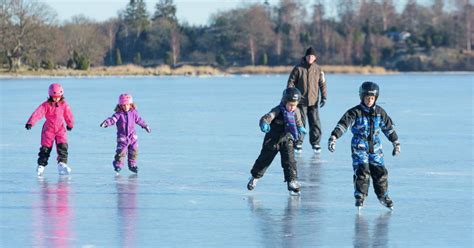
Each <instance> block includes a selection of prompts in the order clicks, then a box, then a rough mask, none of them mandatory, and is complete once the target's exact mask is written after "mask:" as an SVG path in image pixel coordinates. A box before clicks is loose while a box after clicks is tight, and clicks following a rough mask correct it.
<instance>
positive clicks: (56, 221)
mask: <svg viewBox="0 0 474 248" xmlns="http://www.w3.org/2000/svg"><path fill="white" fill-rule="evenodd" d="M473 76H474V75H473V74H397V75H387V76H375V75H331V74H328V75H327V80H328V94H329V95H328V101H327V104H326V106H325V107H324V108H322V109H321V111H320V115H321V120H322V127H323V138H322V144H321V145H322V147H323V151H322V154H321V156H320V157H316V156H314V155H313V152H312V150H311V148H310V146H309V144H308V142H307V141H305V143H304V148H303V153H302V154H301V155H299V156H298V158H297V160H298V169H299V171H298V173H299V179H300V181H301V183H302V193H301V196H300V197H294V196H289V194H288V191H287V190H286V184H285V183H284V182H283V173H282V169H281V167H280V160H279V158H278V157H277V158H276V159H275V161H274V162H273V164H272V166H271V167H270V168H269V170H268V171H267V173H266V174H265V177H263V178H262V179H261V180H259V182H258V185H257V187H256V189H255V190H253V191H251V192H249V191H247V189H246V184H247V182H248V178H249V176H250V174H249V171H250V169H251V166H252V164H253V162H254V161H255V159H256V158H257V156H258V154H259V151H260V148H261V143H262V139H263V134H262V133H261V132H260V131H259V128H258V120H259V118H260V116H261V115H263V114H264V113H266V112H267V111H268V110H270V109H271V108H272V107H273V106H275V105H277V104H278V101H279V98H280V96H281V92H282V90H283V88H284V86H285V84H286V80H287V75H277V76H250V77H240V76H232V77H202V78H201V77H116V78H54V79H50V78H27V79H5V78H2V79H0V81H1V82H0V87H1V101H0V104H1V105H0V111H1V122H0V125H1V126H0V128H1V142H0V152H1V153H0V154H1V158H0V159H1V167H0V193H1V194H0V197H1V198H0V246H1V247H30V246H36V247H143V246H148V247H156V246H161V247H228V246H231V247H319V246H324V247H350V246H353V247H371V246H372V247H472V246H473V240H472V239H473V238H472V236H473V194H472V190H473V186H472V182H473V169H472V168H473V167H472V166H473V164H474V159H473V140H474V137H473V136H474V134H473V133H474V132H473V87H474V86H473V85H474V82H473ZM365 80H373V81H375V82H377V83H379V85H380V87H381V95H380V99H379V104H380V105H381V106H382V107H383V108H385V110H386V111H387V112H388V114H389V115H390V116H391V117H392V119H393V120H394V121H395V123H396V124H397V126H396V128H397V131H398V134H399V136H400V142H401V145H402V146H401V148H402V153H401V156H399V157H392V156H391V155H390V154H391V144H390V143H389V142H388V141H387V140H386V139H385V138H383V142H384V143H383V144H384V145H385V155H386V157H385V162H386V165H387V168H388V170H389V190H390V196H391V197H392V199H393V200H394V202H395V206H394V207H395V210H394V211H393V212H390V211H388V209H386V208H385V207H383V206H381V205H380V204H379V203H378V201H377V199H376V197H375V195H374V193H373V190H372V188H371V189H370V194H369V198H368V199H367V200H366V202H365V206H364V208H363V209H362V211H361V214H357V209H356V208H355V207H354V199H353V196H352V193H353V192H352V191H353V187H352V167H351V158H350V147H349V142H350V136H351V135H350V134H349V133H346V134H345V135H344V136H343V137H342V138H341V139H340V140H338V143H337V147H336V152H335V153H329V152H328V151H327V148H326V147H327V139H328V138H329V133H330V131H331V130H332V129H333V128H334V127H335V125H336V123H337V121H338V120H339V118H340V117H341V116H342V114H343V113H344V112H345V111H346V110H347V109H349V108H350V107H352V106H354V105H356V104H357V103H358V101H359V99H358V95H357V94H358V86H359V85H360V83H361V82H363V81H365ZM53 81H57V82H60V83H62V84H63V86H64V88H65V96H66V98H67V100H68V102H69V103H70V105H71V107H72V110H73V113H74V115H75V117H76V125H75V127H74V129H73V130H72V132H68V135H69V146H70V151H69V154H70V156H69V165H70V167H71V168H72V174H71V175H70V176H69V177H68V176H58V175H57V170H56V165H55V163H54V160H55V157H56V153H55V151H54V150H53V153H52V155H51V158H50V164H49V165H48V167H47V168H46V170H45V176H44V178H37V177H36V159H37V153H38V148H39V144H40V132H41V125H42V122H40V123H38V124H37V125H36V126H34V127H33V129H32V130H30V131H27V130H25V129H24V124H25V122H26V120H27V119H28V117H29V116H30V114H31V113H32V112H33V110H34V109H35V108H36V107H37V106H38V105H39V104H40V103H41V102H42V101H43V100H45V98H46V96H47V87H48V85H49V84H50V83H51V82H53ZM123 92H128V93H131V94H132V95H133V96H134V99H135V102H136V103H137V105H138V111H139V112H140V114H141V115H142V117H143V118H144V119H145V120H146V121H147V122H148V123H149V125H150V126H151V128H152V130H153V131H152V133H151V134H148V133H146V132H145V131H144V130H141V129H140V128H138V129H139V130H138V136H139V142H140V148H139V156H138V166H139V167H140V172H139V175H138V176H134V175H133V173H131V172H129V171H128V170H127V169H124V170H123V171H122V173H121V175H120V176H118V177H116V176H115V175H114V174H115V173H114V171H113V168H112V165H111V162H112V159H113V157H114V151H115V140H116V138H115V127H109V128H107V129H103V128H100V127H99V124H100V123H101V121H102V120H104V119H105V118H106V117H108V116H110V115H111V114H112V113H113V109H114V107H115V104H116V102H117V98H118V96H119V94H120V93H123Z"/></svg>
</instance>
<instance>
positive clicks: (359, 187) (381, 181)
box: [353, 163, 388, 198]
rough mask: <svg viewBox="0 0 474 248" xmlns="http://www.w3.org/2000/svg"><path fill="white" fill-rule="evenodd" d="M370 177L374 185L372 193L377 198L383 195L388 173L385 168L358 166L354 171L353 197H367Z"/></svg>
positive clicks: (366, 165)
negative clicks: (373, 192)
mask: <svg viewBox="0 0 474 248" xmlns="http://www.w3.org/2000/svg"><path fill="white" fill-rule="evenodd" d="M370 177H372V181H373V184H374V191H375V194H376V195H377V198H381V197H383V196H384V195H385V193H386V192H387V188H388V180H387V179H388V171H387V169H386V168H385V166H379V165H374V164H372V163H369V164H360V165H358V166H355V169H354V178H353V180H354V196H358V195H360V196H362V197H363V198H365V197H367V195H368V192H369V185H370Z"/></svg>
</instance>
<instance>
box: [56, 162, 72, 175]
mask: <svg viewBox="0 0 474 248" xmlns="http://www.w3.org/2000/svg"><path fill="white" fill-rule="evenodd" d="M58 173H59V175H69V173H71V168H69V167H68V166H67V164H66V163H63V162H59V163H58Z"/></svg>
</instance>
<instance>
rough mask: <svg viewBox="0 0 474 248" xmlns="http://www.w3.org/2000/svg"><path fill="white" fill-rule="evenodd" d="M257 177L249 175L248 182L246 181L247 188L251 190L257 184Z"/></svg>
mask: <svg viewBox="0 0 474 248" xmlns="http://www.w3.org/2000/svg"><path fill="white" fill-rule="evenodd" d="M257 182H258V178H255V177H250V181H249V183H247V189H248V190H253V189H255V187H256V186H257Z"/></svg>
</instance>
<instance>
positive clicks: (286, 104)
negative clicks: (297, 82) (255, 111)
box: [247, 88, 306, 193]
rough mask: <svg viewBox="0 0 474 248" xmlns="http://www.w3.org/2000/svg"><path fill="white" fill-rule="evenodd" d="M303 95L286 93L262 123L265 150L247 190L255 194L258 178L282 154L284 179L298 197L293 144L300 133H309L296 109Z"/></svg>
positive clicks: (254, 167)
mask: <svg viewBox="0 0 474 248" xmlns="http://www.w3.org/2000/svg"><path fill="white" fill-rule="evenodd" d="M300 100H301V93H300V91H299V90H298V89H296V88H288V89H286V90H284V91H283V97H282V100H281V102H280V104H279V105H278V106H276V107H274V108H273V109H272V110H271V111H270V112H269V113H267V114H265V115H264V116H263V117H262V118H261V119H260V129H261V130H262V132H264V133H266V134H265V138H264V140H263V145H262V150H261V152H260V155H259V156H258V158H257V160H256V161H255V164H254V165H253V168H252V170H251V171H250V173H251V174H252V177H251V178H250V181H249V182H248V184H247V189H248V190H253V189H254V188H255V186H256V185H257V181H258V179H259V178H261V177H263V174H264V173H265V171H266V170H267V168H268V166H270V164H271V163H272V161H273V159H274V158H275V156H276V155H277V154H278V152H280V156H281V167H283V173H284V175H285V182H287V186H288V190H289V191H291V192H295V193H298V192H299V191H300V184H299V183H298V181H296V178H297V170H296V160H295V153H294V142H296V140H298V137H299V135H300V133H302V134H304V133H306V130H305V128H304V126H303V123H302V121H301V114H300V112H299V110H298V108H297V106H298V103H299V101H300Z"/></svg>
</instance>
